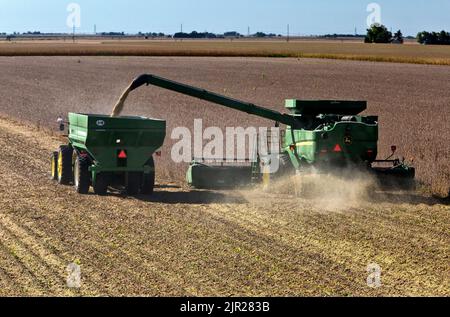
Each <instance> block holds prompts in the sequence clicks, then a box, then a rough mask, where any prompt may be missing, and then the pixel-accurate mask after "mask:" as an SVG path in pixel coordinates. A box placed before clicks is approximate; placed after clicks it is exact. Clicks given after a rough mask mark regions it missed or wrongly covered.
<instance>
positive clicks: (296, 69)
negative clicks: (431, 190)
mask: <svg viewBox="0 0 450 317" xmlns="http://www.w3.org/2000/svg"><path fill="white" fill-rule="evenodd" d="M0 69H1V70H2V71H1V72H0V79H1V80H2V85H1V87H0V96H1V99H0V114H3V115H0V148H1V149H2V150H1V151H0V163H1V164H0V175H1V176H2V177H1V179H2V181H1V182H0V206H1V208H0V296H13V295H68V296H80V295H82V296H86V295H94V296H95V295H109V296H114V295H119V296H120V295H122V296H123V295H126V296H133V295H144V296H167V295H183V296H184V295H193V296H230V295H231V296H233V295H245V296H259V295H262V296H265V295H271V296H276V295H281V296H285V295H286V296H308V295H313V296H330V295H337V296H356V295H362V296H393V295H401V296H412V295H428V296H436V295H444V296H449V295H450V292H449V285H450V268H449V265H448V263H449V258H448V257H449V254H450V252H449V251H450V249H449V246H450V234H449V224H450V213H449V212H450V206H449V204H448V200H444V199H437V198H433V197H431V196H430V195H429V194H427V193H426V191H425V192H424V191H421V192H417V193H402V192H392V193H381V192H377V193H374V194H373V195H371V196H370V197H366V196H363V195H359V194H357V195H356V196H353V195H352V196H351V199H342V197H336V196H332V195H324V196H322V197H321V198H319V199H300V198H296V197H293V196H290V195H287V194H280V193H275V192H269V193H267V192H264V191H262V189H260V188H255V189H254V190H240V191H227V192H222V191H212V192H208V191H189V190H187V189H185V188H184V187H183V186H182V182H181V180H182V176H183V174H184V172H185V166H176V165H175V164H173V163H170V160H168V159H167V158H168V157H170V152H169V151H170V147H171V144H173V141H172V140H170V131H171V130H172V128H174V127H176V126H186V127H189V128H191V127H192V125H193V119H194V118H203V119H204V126H208V125H214V126H219V127H225V126H236V125H238V126H243V127H245V126H248V125H261V126H264V125H266V124H268V123H267V122H266V121H264V120H259V119H258V118H255V117H250V116H246V115H243V116H240V115H237V114H236V113H235V112H233V111H231V110H228V109H222V108H218V107H214V106H211V105H208V104H206V103H203V102H199V101H196V100H193V99H188V98H185V97H182V96H179V95H177V94H174V93H170V92H166V91H162V90H158V89H150V88H148V89H145V88H143V89H141V90H139V91H137V92H136V93H135V94H132V95H130V99H129V101H128V104H127V108H126V113H128V114H138V115H147V116H153V117H158V118H166V119H167V120H168V131H169V135H168V138H167V140H166V144H165V150H164V151H163V154H162V158H158V159H157V162H156V164H157V171H158V177H157V182H158V184H157V189H156V192H155V194H154V196H153V197H151V198H146V197H136V198H130V197H125V196H123V195H121V194H120V193H112V194H110V195H109V196H107V197H97V196H95V195H93V194H91V195H87V196H80V195H78V194H76V193H75V191H74V189H73V188H72V187H67V186H59V185H57V184H56V183H55V182H53V181H51V180H50V175H49V169H50V168H49V156H50V153H51V152H52V151H53V150H55V149H56V148H57V146H58V145H59V144H60V143H61V140H60V138H59V137H58V136H56V133H54V132H53V133H51V132H49V131H48V130H52V129H53V130H54V127H55V121H56V118H57V117H58V116H59V115H64V114H65V113H67V112H68V111H80V112H101V113H109V112H110V111H111V108H112V106H113V105H114V102H115V101H116V98H117V97H118V96H119V95H120V93H121V92H122V90H123V89H124V88H125V87H126V86H127V85H128V84H129V81H130V80H131V79H132V78H133V77H135V76H136V75H137V74H140V73H143V72H149V73H156V74H159V75H162V76H167V77H169V78H173V79H175V80H179V81H182V82H187V83H190V84H193V85H198V86H200V87H204V88H207V89H212V90H214V91H217V92H222V93H225V94H227V95H231V96H233V97H236V98H242V99H244V100H249V101H253V102H255V103H259V104H261V105H263V106H269V107H272V108H274V109H277V110H283V99H284V98H296V97H297V98H306V99H308V98H311V99H328V98H331V99H333V98H336V99H338V98H344V99H346V98H348V99H367V100H369V110H368V111H367V113H371V114H379V115H380V121H381V128H380V144H381V149H384V148H386V151H385V152H384V153H382V155H384V154H387V151H388V149H389V145H391V144H392V143H395V144H397V145H398V147H399V150H400V151H401V152H402V153H403V154H404V155H405V156H406V157H407V158H408V157H409V158H414V159H415V165H416V167H417V168H418V177H419V180H420V181H421V182H423V183H424V184H428V185H427V186H430V185H432V186H433V184H440V185H439V186H443V185H442V184H444V185H445V184H447V185H448V183H449V182H448V181H449V180H450V174H449V169H450V166H449V164H448V162H449V157H450V153H449V144H448V139H449V133H450V132H449V130H448V128H447V123H448V122H449V120H448V119H449V113H450V108H449V107H448V105H449V103H450V94H449V90H448V89H446V86H447V85H448V82H447V80H448V78H449V75H450V68H448V67H438V66H419V65H397V64H383V63H367V62H342V61H323V60H300V61H298V60H295V59H293V60H292V59H289V60H285V59H283V60H279V59H244V58H242V59H241V58H238V59H232V58H228V59H227V58H223V59H215V58H208V59H205V58H93V57H89V58H88V57H83V58H70V57H65V58H62V57H61V58H56V57H54V58H45V57H41V58H23V57H21V58H0ZM269 124H270V123H269ZM446 173H447V174H446ZM352 186H354V184H345V185H344V186H342V187H343V188H350V189H351V188H352ZM439 188H440V187H439ZM447 190H448V187H447ZM444 191H445V189H444ZM338 198H339V199H338ZM73 262H76V263H80V264H81V278H82V281H81V282H82V285H81V288H80V289H70V288H68V287H67V285H66V278H67V272H66V268H67V266H68V265H69V264H70V263H73ZM372 263H376V264H377V265H379V266H380V267H381V270H382V271H381V283H382V284H381V287H378V288H371V287H369V286H368V285H367V279H368V276H369V272H367V266H368V265H369V264H372Z"/></svg>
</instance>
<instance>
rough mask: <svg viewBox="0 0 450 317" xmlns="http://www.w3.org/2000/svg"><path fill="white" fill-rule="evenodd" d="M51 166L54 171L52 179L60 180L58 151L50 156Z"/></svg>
mask: <svg viewBox="0 0 450 317" xmlns="http://www.w3.org/2000/svg"><path fill="white" fill-rule="evenodd" d="M50 166H51V171H52V174H51V175H52V177H51V179H52V180H54V181H57V180H58V152H53V153H52V155H51V156H50Z"/></svg>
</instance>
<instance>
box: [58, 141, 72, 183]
mask: <svg viewBox="0 0 450 317" xmlns="http://www.w3.org/2000/svg"><path fill="white" fill-rule="evenodd" d="M72 154H73V149H72V147H71V146H69V145H61V146H60V147H59V152H58V166H57V171H58V183H59V184H61V185H69V184H70V182H71V181H72V177H73V175H72V172H73V171H72Z"/></svg>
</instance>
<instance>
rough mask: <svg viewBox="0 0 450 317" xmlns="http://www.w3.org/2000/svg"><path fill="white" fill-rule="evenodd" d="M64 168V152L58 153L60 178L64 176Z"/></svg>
mask: <svg viewBox="0 0 450 317" xmlns="http://www.w3.org/2000/svg"><path fill="white" fill-rule="evenodd" d="M62 169H63V160H62V153H61V152H59V153H58V178H61V177H62Z"/></svg>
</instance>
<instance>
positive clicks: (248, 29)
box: [247, 26, 250, 37]
mask: <svg viewBox="0 0 450 317" xmlns="http://www.w3.org/2000/svg"><path fill="white" fill-rule="evenodd" d="M247 37H250V27H249V26H248V27H247Z"/></svg>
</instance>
